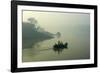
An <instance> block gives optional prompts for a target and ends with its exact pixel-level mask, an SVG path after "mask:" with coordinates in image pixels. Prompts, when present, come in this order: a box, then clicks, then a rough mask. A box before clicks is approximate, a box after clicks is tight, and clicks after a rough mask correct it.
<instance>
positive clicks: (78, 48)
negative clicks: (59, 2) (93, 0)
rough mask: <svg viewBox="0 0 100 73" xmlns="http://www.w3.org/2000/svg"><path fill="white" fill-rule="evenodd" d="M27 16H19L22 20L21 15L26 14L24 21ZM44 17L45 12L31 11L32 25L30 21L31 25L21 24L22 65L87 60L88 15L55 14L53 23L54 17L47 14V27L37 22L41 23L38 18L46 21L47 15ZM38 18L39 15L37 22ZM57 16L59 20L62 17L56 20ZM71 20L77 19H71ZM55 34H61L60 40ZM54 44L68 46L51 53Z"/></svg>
mask: <svg viewBox="0 0 100 73" xmlns="http://www.w3.org/2000/svg"><path fill="white" fill-rule="evenodd" d="M28 13H30V12H27V11H26V13H24V12H23V16H24V14H25V15H26V14H27V16H26V17H25V16H24V17H23V18H24V20H25V19H26V18H27V17H30V16H29V15H28ZM31 13H32V12H31ZM31 13H30V15H31ZM48 13H49V12H48ZM48 13H47V12H46V13H45V12H44V13H43V12H40V13H39V12H34V11H33V14H32V15H33V17H34V19H33V20H35V23H34V21H33V23H32V22H31V23H23V27H22V28H23V37H22V38H23V40H22V41H23V43H22V44H23V45H22V46H23V48H22V61H23V62H35V61H55V60H79V59H80V60H81V59H89V58H90V21H89V14H74V13H73V14H70V13H69V14H65V13H64V14H59V13H58V15H57V14H56V13H55V15H56V16H57V18H56V17H55V18H54V19H55V21H54V19H53V17H54V16H53V15H54V13H51V14H50V13H49V15H51V16H50V22H49V21H48V24H47V22H46V23H45V22H41V21H44V19H43V20H42V19H41V17H43V18H45V17H47V16H48V19H49V15H47V14H48ZM32 15H31V17H32ZM39 15H41V17H40V18H39ZM46 15H47V16H46ZM59 15H60V17H61V16H62V18H60V17H59ZM65 15H66V16H65ZM67 16H68V17H67ZM75 16H78V17H77V18H75ZM58 17H59V18H58ZM71 17H74V18H71ZM61 19H64V20H61ZM68 19H69V20H68ZM71 20H72V21H71ZM39 21H40V22H41V23H40V22H39ZM53 21H54V22H53ZM67 21H68V22H67ZM61 22H62V23H61ZM37 23H39V26H37V25H38V24H37ZM33 24H34V26H33ZM42 24H43V25H42ZM44 24H45V25H44ZM46 24H47V25H46ZM37 27H38V29H37ZM41 27H42V28H41ZM47 28H48V29H47ZM41 31H42V32H41ZM57 32H60V33H61V36H60V37H59V38H58V37H56V36H55V34H56V33H57ZM33 37H34V38H33ZM58 41H62V42H63V43H65V42H68V48H64V49H63V50H61V51H55V50H54V48H53V45H54V44H55V43H57V42H58Z"/></svg>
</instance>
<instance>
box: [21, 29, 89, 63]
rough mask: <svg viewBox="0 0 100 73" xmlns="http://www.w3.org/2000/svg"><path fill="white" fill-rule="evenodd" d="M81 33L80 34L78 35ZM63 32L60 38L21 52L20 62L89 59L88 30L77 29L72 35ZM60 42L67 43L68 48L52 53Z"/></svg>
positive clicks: (42, 42) (40, 43)
mask: <svg viewBox="0 0 100 73" xmlns="http://www.w3.org/2000/svg"><path fill="white" fill-rule="evenodd" d="M78 31H79V32H78ZM80 32H81V33H80ZM69 33H70V32H68V33H67V34H66V32H63V34H62V36H61V37H60V38H53V39H49V40H45V41H41V42H38V43H36V44H35V45H33V46H32V48H26V49H23V50H22V61H23V62H33V61H53V60H77V59H89V58H90V34H89V29H79V30H76V31H74V32H72V34H71V33H70V34H69ZM58 40H60V41H62V42H63V43H65V42H68V48H67V49H66V48H65V49H63V50H62V51H60V52H58V51H54V50H53V45H54V44H55V43H57V41H58Z"/></svg>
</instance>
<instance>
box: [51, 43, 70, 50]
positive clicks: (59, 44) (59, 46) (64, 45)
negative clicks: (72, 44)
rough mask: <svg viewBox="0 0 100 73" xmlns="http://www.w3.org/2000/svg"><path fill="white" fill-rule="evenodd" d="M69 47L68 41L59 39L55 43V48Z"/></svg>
mask: <svg viewBox="0 0 100 73" xmlns="http://www.w3.org/2000/svg"><path fill="white" fill-rule="evenodd" d="M67 47H68V43H67V42H66V43H62V42H61V41H58V43H55V44H54V45H53V48H56V49H64V48H67Z"/></svg>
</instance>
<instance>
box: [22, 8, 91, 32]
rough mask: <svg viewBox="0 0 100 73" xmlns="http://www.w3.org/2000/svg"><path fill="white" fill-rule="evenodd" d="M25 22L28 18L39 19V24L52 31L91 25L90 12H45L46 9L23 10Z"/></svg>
mask: <svg viewBox="0 0 100 73" xmlns="http://www.w3.org/2000/svg"><path fill="white" fill-rule="evenodd" d="M22 13H23V22H27V21H28V18H34V19H35V20H37V24H36V25H37V26H40V27H42V28H44V29H45V30H46V31H49V32H51V33H56V32H59V31H60V32H63V31H65V30H66V31H70V30H71V29H72V30H73V29H74V28H80V27H83V29H85V28H86V27H87V26H89V25H90V14H88V13H72V12H68V13H67V12H45V11H27V10H26V11H23V12H22Z"/></svg>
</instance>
